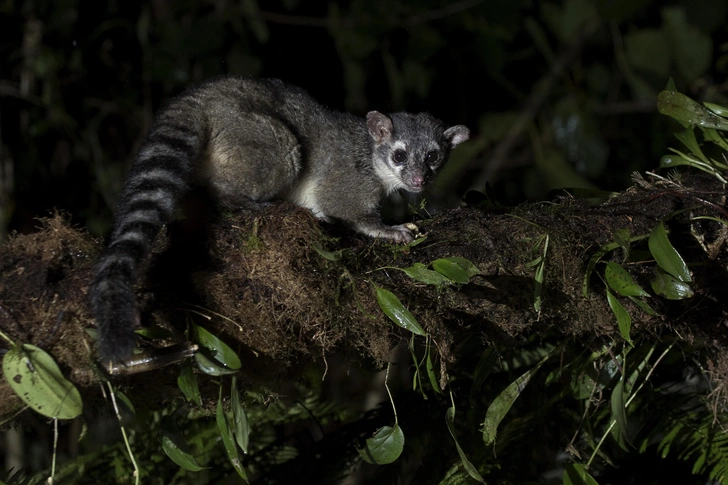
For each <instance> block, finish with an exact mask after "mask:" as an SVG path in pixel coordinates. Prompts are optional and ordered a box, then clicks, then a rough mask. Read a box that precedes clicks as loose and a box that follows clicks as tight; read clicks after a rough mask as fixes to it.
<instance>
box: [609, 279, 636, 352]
mask: <svg viewBox="0 0 728 485" xmlns="http://www.w3.org/2000/svg"><path fill="white" fill-rule="evenodd" d="M607 303H609V308H611V309H612V312H613V313H614V316H615V317H617V325H619V333H620V334H621V335H622V338H623V339H624V340H626V341H627V342H630V343H632V339H631V338H630V337H629V331H630V329H631V327H632V317H630V316H629V313H627V310H625V308H624V307H623V306H622V304H621V303H619V300H617V298H616V297H615V296H614V295H613V294H612V292H611V291H609V289H607Z"/></svg>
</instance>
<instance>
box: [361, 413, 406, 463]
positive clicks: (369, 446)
mask: <svg viewBox="0 0 728 485" xmlns="http://www.w3.org/2000/svg"><path fill="white" fill-rule="evenodd" d="M402 449H404V433H403V432H402V429H401V428H400V427H399V425H398V424H396V423H395V425H394V427H390V426H382V427H381V428H379V429H378V430H377V432H376V433H374V436H372V437H371V438H369V439H368V440H367V441H366V444H365V445H364V448H361V449H359V450H358V451H359V454H360V455H361V457H362V458H363V459H364V461H366V462H367V463H372V464H374V465H386V464H388V463H392V462H393V461H395V460H396V459H397V458H399V455H401V454H402Z"/></svg>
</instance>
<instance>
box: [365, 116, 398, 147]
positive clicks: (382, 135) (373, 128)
mask: <svg viewBox="0 0 728 485" xmlns="http://www.w3.org/2000/svg"><path fill="white" fill-rule="evenodd" d="M367 128H369V134H370V135H372V138H374V141H375V142H377V144H381V143H384V142H385V141H387V140H389V139H390V138H391V137H392V130H393V126H392V120H391V119H390V118H389V116H387V115H383V114H382V113H380V112H379V111H370V112H369V113H367Z"/></svg>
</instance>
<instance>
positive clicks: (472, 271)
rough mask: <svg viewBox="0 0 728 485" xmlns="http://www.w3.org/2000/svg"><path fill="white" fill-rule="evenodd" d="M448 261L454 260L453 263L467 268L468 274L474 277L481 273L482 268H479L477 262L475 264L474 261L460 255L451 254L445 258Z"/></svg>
mask: <svg viewBox="0 0 728 485" xmlns="http://www.w3.org/2000/svg"><path fill="white" fill-rule="evenodd" d="M445 259H446V260H448V261H452V262H453V263H455V264H457V265H458V266H460V267H461V268H462V269H464V270H465V272H466V273H468V276H470V277H473V276H475V275H477V274H480V270H479V269H478V267H477V266H475V264H473V262H472V261H470V260H469V259H466V258H461V257H459V256H450V257H449V258H445Z"/></svg>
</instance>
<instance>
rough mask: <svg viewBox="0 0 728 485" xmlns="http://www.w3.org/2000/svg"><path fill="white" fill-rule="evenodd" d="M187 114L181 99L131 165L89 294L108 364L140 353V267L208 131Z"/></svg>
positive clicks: (184, 188)
mask: <svg viewBox="0 0 728 485" xmlns="http://www.w3.org/2000/svg"><path fill="white" fill-rule="evenodd" d="M188 108H189V106H188ZM186 113H190V110H189V109H186V110H185V109H184V106H183V105H182V103H178V104H177V105H176V106H171V107H170V108H169V109H168V110H166V111H165V112H164V113H162V115H161V116H160V117H159V118H158V121H157V122H156V123H155V125H154V126H153V127H152V130H151V131H150V133H149V135H148V136H147V138H146V140H145V141H144V144H143V145H142V147H141V149H140V151H139V153H138V154H137V157H136V160H135V161H134V165H133V166H132V168H131V171H130V173H129V176H128V179H127V181H126V184H125V186H124V190H123V192H122V196H121V200H120V202H119V206H118V208H117V213H116V217H115V222H114V228H113V230H112V233H111V236H110V238H109V241H108V246H107V247H106V249H105V251H104V252H103V254H102V255H101V257H100V258H99V261H98V263H97V266H96V268H95V277H94V279H93V281H92V282H91V286H90V288H89V295H90V299H91V310H92V312H93V314H94V316H95V317H96V322H97V326H98V332H99V335H98V341H99V343H98V345H99V356H100V359H101V362H102V363H104V364H108V363H109V362H113V363H120V362H123V361H124V360H125V359H126V358H128V357H130V356H131V355H132V353H133V351H134V348H135V346H136V338H135V334H134V324H135V323H136V321H137V319H138V316H137V308H136V302H135V296H134V285H135V283H136V280H137V273H138V268H139V265H140V263H141V262H142V261H144V259H145V258H146V257H147V256H148V255H149V252H150V250H151V247H152V243H153V241H154V239H155V238H156V236H157V234H158V233H159V231H160V229H161V228H162V226H163V225H164V224H166V223H168V222H169V221H171V220H172V219H173V218H174V216H175V212H176V209H177V207H178V206H179V202H180V199H181V197H182V196H183V194H184V193H185V192H186V191H187V189H188V187H189V180H190V174H191V172H192V167H193V164H194V163H195V162H196V159H197V158H198V157H199V156H200V151H201V148H202V145H203V143H204V134H203V133H201V132H199V131H194V130H195V129H197V130H199V129H200V128H201V127H202V126H204V124H203V123H202V122H201V120H199V119H192V118H193V117H195V115H194V114H187V115H186V116H185V114H186ZM193 113H194V111H193ZM185 122H186V123H185Z"/></svg>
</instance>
